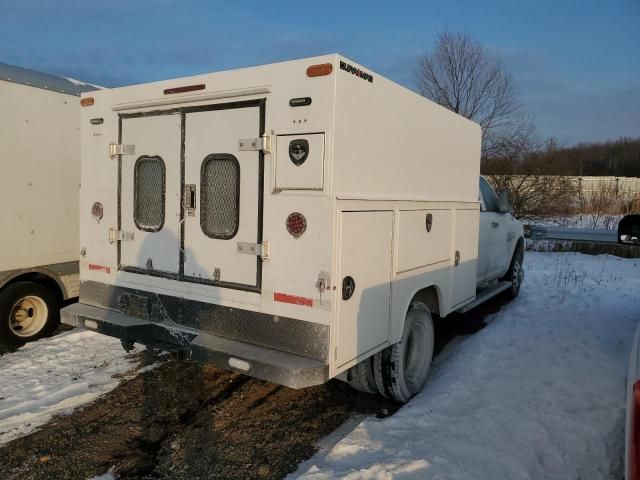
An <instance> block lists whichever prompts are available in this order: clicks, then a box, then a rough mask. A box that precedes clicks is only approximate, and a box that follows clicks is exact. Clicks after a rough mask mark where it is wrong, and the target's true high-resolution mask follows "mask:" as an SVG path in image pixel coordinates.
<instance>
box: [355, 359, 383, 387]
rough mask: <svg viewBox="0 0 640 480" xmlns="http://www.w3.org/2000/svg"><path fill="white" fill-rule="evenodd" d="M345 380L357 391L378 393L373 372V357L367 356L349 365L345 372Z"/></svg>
mask: <svg viewBox="0 0 640 480" xmlns="http://www.w3.org/2000/svg"><path fill="white" fill-rule="evenodd" d="M347 382H349V385H350V386H351V388H354V389H355V390H358V391H359V392H363V393H378V387H377V386H376V377H375V375H374V374H373V358H371V357H369V358H367V359H366V360H363V361H362V362H360V363H358V364H357V365H355V366H353V367H351V368H350V369H349V371H348V373H347Z"/></svg>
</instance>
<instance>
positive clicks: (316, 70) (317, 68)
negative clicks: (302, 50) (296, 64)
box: [307, 63, 333, 77]
mask: <svg viewBox="0 0 640 480" xmlns="http://www.w3.org/2000/svg"><path fill="white" fill-rule="evenodd" d="M331 72H333V65H331V64H330V63H320V64H318V65H311V66H310V67H309V68H307V77H324V76H325V75H330V74H331Z"/></svg>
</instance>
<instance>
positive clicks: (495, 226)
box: [491, 222, 500, 228]
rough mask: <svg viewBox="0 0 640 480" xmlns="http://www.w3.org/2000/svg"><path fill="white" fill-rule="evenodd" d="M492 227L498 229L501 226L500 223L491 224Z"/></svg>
mask: <svg viewBox="0 0 640 480" xmlns="http://www.w3.org/2000/svg"><path fill="white" fill-rule="evenodd" d="M491 226H492V227H493V228H498V227H499V226H500V224H499V223H498V222H491Z"/></svg>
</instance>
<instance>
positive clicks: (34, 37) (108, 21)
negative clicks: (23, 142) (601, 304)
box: [0, 0, 640, 144]
mask: <svg viewBox="0 0 640 480" xmlns="http://www.w3.org/2000/svg"><path fill="white" fill-rule="evenodd" d="M443 30H451V31H462V32H466V33H468V34H470V35H472V36H473V37H475V38H476V39H477V40H479V41H481V42H482V43H483V44H484V45H485V46H486V47H487V48H488V49H489V50H490V51H491V52H493V53H495V54H497V55H499V56H500V57H502V59H503V61H504V63H505V65H506V66H507V68H508V70H509V71H510V72H511V73H512V75H513V77H514V80H515V83H516V86H517V89H518V91H519V93H520V97H521V99H522V101H523V103H524V105H525V108H526V110H527V111H528V112H529V113H530V114H531V115H532V117H533V119H534V121H535V124H536V126H537V129H538V134H539V136H540V138H546V137H549V136H553V137H556V138H557V139H559V140H560V141H561V142H562V143H564V144H572V143H576V142H581V141H598V140H605V139H612V138H617V137H619V136H623V135H625V136H640V0H599V1H596V0H584V1H577V0H576V1H571V0H555V1H553V0H521V1H518V0H498V1H494V2H491V1H489V0H486V1H455V0H450V1H446V2H445V1H439V2H436V1H406V2H403V1H399V0H396V1H395V2H375V1H369V2H366V1H348V0H342V1H339V2H336V1H330V0H325V1H322V2H304V1H302V0H298V1H296V2H294V1H278V0H276V1H273V2H258V1H242V2H241V1H233V2H232V1H227V2H222V1H198V0H182V1H178V0H153V1H152V0H130V1H125V0H102V1H99V2H98V1H93V0H84V1H77V0H55V1H54V0H48V1H47V0H42V1H35V0H13V1H8V0H0V62H6V63H12V64H16V65H20V66H25V67H29V68H34V69H37V70H42V71H45V72H48V73H54V74H61V75H66V76H73V77H76V78H78V79H82V80H86V81H90V82H93V83H98V84H101V85H104V86H120V85H126V84H129V83H140V82H145V81H151V80H159V79H165V78H171V77H178V76H185V75H190V74H195V73H203V72H209V71H216V70H222V69H228V68H234V67H243V66H249V65H256V64H261V63H270V62H274V61H281V60H289V59H293V58H300V57H305V56H311V55H318V54H323V53H331V52H339V53H342V54H344V55H346V56H347V57H350V58H352V59H353V60H356V61H358V62H359V63H362V64H364V65H365V66H367V67H369V68H371V69H372V70H374V71H375V72H377V73H379V74H382V75H385V76H387V77H389V78H391V79H392V80H395V81H397V82H399V83H401V84H403V85H405V86H407V87H409V88H414V84H413V79H412V70H413V67H414V65H415V62H416V59H417V57H418V56H419V55H420V54H421V53H423V52H425V51H427V50H429V49H430V48H432V46H433V44H434V41H435V38H436V35H437V34H438V33H439V32H441V31H443Z"/></svg>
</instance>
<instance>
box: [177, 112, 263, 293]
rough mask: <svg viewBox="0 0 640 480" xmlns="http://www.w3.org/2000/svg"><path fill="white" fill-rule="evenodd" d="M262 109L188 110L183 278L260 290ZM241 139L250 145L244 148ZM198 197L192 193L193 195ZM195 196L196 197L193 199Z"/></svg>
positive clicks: (186, 122) (186, 120) (185, 155)
mask: <svg viewBox="0 0 640 480" xmlns="http://www.w3.org/2000/svg"><path fill="white" fill-rule="evenodd" d="M260 111H261V109H260V107H259V106H258V105H256V104H255V103H254V104H251V103H249V104H243V105H242V106H238V107H234V108H221V109H214V110H208V111H199V112H190V113H186V118H185V154H184V160H185V161H184V182H185V197H186V198H187V200H189V199H190V198H191V204H190V205H187V206H186V216H185V219H184V251H183V262H184V279H185V280H187V281H195V282H200V283H203V282H204V283H210V284H213V285H220V286H227V287H233V288H240V289H256V288H259V286H260V285H259V284H260V282H259V273H260V272H259V268H260V258H259V256H258V255H257V254H258V253H259V248H260V247H259V244H260V242H261V240H262V239H261V228H260V227H261V225H260V208H259V207H260V205H259V204H260V202H261V199H262V191H261V186H262V167H261V163H262V162H261V152H260V151H259V150H258V148H257V146H256V148H253V147H252V146H251V145H252V143H253V141H254V140H255V141H258V144H259V137H260V135H261V133H262V132H261V128H260V123H261V122H260V118H261V117H260ZM239 142H243V143H246V144H245V145H243V146H242V147H240V145H239ZM192 195H193V196H192ZM194 197H195V198H194Z"/></svg>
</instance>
